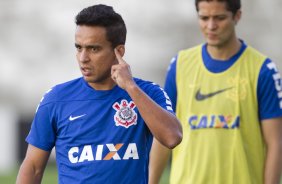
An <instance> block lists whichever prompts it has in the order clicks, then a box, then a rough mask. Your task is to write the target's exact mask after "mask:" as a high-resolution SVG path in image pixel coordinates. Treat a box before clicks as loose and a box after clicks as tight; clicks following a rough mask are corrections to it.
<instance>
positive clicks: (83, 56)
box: [79, 49, 90, 62]
mask: <svg viewBox="0 0 282 184" xmlns="http://www.w3.org/2000/svg"><path fill="white" fill-rule="evenodd" d="M89 60H90V57H89V53H88V51H87V50H86V49H82V51H81V52H80V53H79V61H80V62H87V61H89Z"/></svg>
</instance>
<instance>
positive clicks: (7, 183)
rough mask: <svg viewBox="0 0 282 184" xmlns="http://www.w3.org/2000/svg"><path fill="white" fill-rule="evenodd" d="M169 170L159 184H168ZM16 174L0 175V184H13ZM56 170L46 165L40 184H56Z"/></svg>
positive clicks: (53, 165) (16, 170)
mask: <svg viewBox="0 0 282 184" xmlns="http://www.w3.org/2000/svg"><path fill="white" fill-rule="evenodd" d="M168 172H169V169H168V168H167V169H166V170H165V173H164V175H163V177H162V178H161V182H160V184H168V179H169V175H168ZM17 173H18V168H16V169H15V170H14V171H13V172H11V173H10V174H7V175H0V183H1V184H15V183H16V177H17ZM57 179H58V176H57V168H56V165H55V164H48V165H47V167H46V170H45V173H44V176H43V180H42V184H55V183H58V182H57Z"/></svg>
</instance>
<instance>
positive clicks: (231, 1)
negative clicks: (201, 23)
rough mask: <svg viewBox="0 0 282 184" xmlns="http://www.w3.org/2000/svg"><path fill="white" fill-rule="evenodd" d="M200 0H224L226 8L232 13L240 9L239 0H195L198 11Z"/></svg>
mask: <svg viewBox="0 0 282 184" xmlns="http://www.w3.org/2000/svg"><path fill="white" fill-rule="evenodd" d="M201 1H207V2H211V1H218V2H225V3H226V8H227V10H228V11H231V12H232V14H233V15H235V14H236V13H237V11H238V10H239V9H241V0H195V6H196V10H197V11H199V2H201Z"/></svg>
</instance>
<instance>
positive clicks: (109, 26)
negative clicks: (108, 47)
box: [75, 4, 126, 48]
mask: <svg viewBox="0 0 282 184" xmlns="http://www.w3.org/2000/svg"><path fill="white" fill-rule="evenodd" d="M75 23H76V25H77V26H80V25H86V26H101V27H105V29H106V37H107V39H108V41H109V42H111V44H112V47H113V48H115V47H116V46H117V45H124V44H125V40H126V26H125V23H124V21H123V19H122V17H121V16H120V15H119V14H118V13H116V12H115V11H114V9H113V7H111V6H107V5H103V4H99V5H94V6H90V7H87V8H84V9H83V10H82V11H81V12H79V13H78V14H77V16H76V17H75Z"/></svg>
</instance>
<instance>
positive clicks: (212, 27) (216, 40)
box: [198, 1, 241, 47]
mask: <svg viewBox="0 0 282 184" xmlns="http://www.w3.org/2000/svg"><path fill="white" fill-rule="evenodd" d="M198 5H199V6H198V7H199V11H198V17H199V25H200V28H201V30H202V32H203V35H204V37H205V39H206V42H207V44H208V46H214V47H224V46H225V45H226V44H228V43H229V42H230V41H231V40H232V39H234V38H236V35H235V25H236V23H237V22H238V21H239V19H240V15H241V12H240V11H238V12H237V13H236V14H235V15H233V14H232V12H231V11H228V10H227V9H226V3H225V2H218V1H210V2H207V1H201V2H199V4H198Z"/></svg>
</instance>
